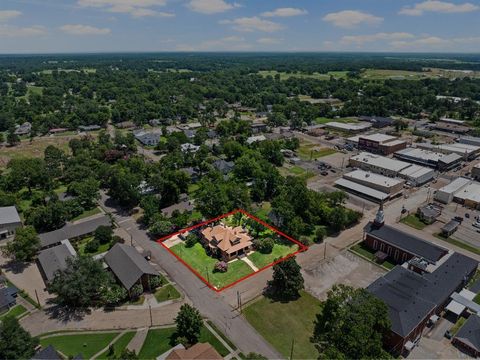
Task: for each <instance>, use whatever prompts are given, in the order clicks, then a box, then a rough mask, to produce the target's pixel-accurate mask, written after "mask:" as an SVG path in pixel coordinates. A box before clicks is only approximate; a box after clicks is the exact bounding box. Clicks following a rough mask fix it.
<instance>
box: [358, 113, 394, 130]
mask: <svg viewBox="0 0 480 360" xmlns="http://www.w3.org/2000/svg"><path fill="white" fill-rule="evenodd" d="M358 118H359V119H360V120H361V121H366V122H369V123H371V124H372V126H373V127H375V128H384V127H387V126H393V125H395V120H394V119H392V118H389V117H381V116H359V117H358Z"/></svg>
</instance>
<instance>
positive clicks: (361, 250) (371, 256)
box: [350, 243, 395, 270]
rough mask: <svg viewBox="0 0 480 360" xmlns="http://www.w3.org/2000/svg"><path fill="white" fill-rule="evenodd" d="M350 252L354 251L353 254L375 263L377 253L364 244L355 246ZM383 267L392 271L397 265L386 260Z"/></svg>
mask: <svg viewBox="0 0 480 360" xmlns="http://www.w3.org/2000/svg"><path fill="white" fill-rule="evenodd" d="M350 251H352V252H354V253H356V254H358V255H360V256H363V257H364V258H366V259H368V260H369V261H371V262H375V251H374V250H371V249H369V248H368V247H366V246H365V245H364V244H363V243H360V244H356V245H353V246H352V247H351V248H350ZM381 265H382V266H383V267H385V268H387V269H388V270H391V269H393V268H394V267H395V264H394V263H392V262H390V261H388V260H385V261H384V262H383V263H382V264H381Z"/></svg>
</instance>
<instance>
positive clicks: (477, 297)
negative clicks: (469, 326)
mask: <svg viewBox="0 0 480 360" xmlns="http://www.w3.org/2000/svg"><path fill="white" fill-rule="evenodd" d="M473 301H475V302H476V303H477V304H479V305H480V294H477V295H475V297H474V298H473Z"/></svg>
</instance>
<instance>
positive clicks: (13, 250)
mask: <svg viewBox="0 0 480 360" xmlns="http://www.w3.org/2000/svg"><path fill="white" fill-rule="evenodd" d="M39 248H40V239H39V238H38V235H37V232H36V231H35V229H34V227H33V226H25V227H23V228H18V229H17V230H16V232H15V237H14V239H13V241H10V242H8V243H7V245H6V246H5V247H4V250H3V251H4V253H5V255H7V256H11V257H13V258H15V260H17V261H31V260H32V259H33V258H34V257H35V255H37V252H38V249H39Z"/></svg>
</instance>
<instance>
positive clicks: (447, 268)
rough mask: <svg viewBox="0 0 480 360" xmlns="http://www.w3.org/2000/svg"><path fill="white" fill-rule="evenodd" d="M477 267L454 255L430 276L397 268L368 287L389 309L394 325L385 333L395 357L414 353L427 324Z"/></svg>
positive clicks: (450, 255) (475, 264)
mask: <svg viewBox="0 0 480 360" xmlns="http://www.w3.org/2000/svg"><path fill="white" fill-rule="evenodd" d="M477 267H478V262H477V261H475V260H473V259H471V258H469V257H467V256H465V255H461V254H458V253H453V254H448V255H446V256H445V258H444V260H443V262H442V263H441V264H440V265H439V266H438V267H436V269H434V270H433V271H432V272H431V273H429V272H426V273H423V274H419V273H417V272H415V271H412V270H409V269H407V268H404V267H402V266H396V267H395V268H394V269H393V270H391V271H390V272H388V273H387V274H386V275H384V276H383V277H381V278H379V279H378V280H376V281H375V282H373V283H372V284H371V285H370V286H368V288H367V290H368V291H369V292H370V293H371V294H372V295H374V296H376V297H378V298H379V299H381V300H382V301H383V302H384V303H385V304H386V305H387V307H388V314H389V318H390V321H391V324H392V326H391V330H390V332H389V333H388V334H386V339H385V345H386V347H387V348H388V349H389V350H390V351H391V352H392V353H394V354H402V353H406V352H409V351H411V350H412V349H413V347H414V346H415V344H416V343H417V342H418V340H419V338H420V337H421V336H422V333H423V330H424V329H425V327H426V326H427V324H428V323H429V322H434V321H435V320H436V319H438V315H439V314H440V313H441V312H442V311H443V309H444V308H445V305H446V304H447V303H448V302H449V300H450V296H451V295H452V294H453V293H454V292H456V291H459V290H460V289H462V288H463V287H464V286H465V284H466V283H467V282H468V281H469V280H470V279H471V278H472V276H473V275H474V274H475V271H476V270H477Z"/></svg>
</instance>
